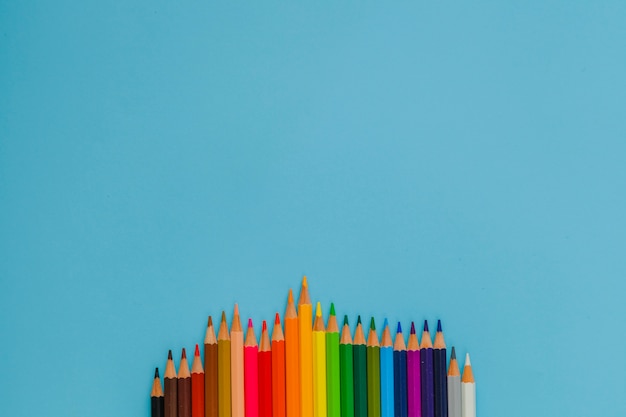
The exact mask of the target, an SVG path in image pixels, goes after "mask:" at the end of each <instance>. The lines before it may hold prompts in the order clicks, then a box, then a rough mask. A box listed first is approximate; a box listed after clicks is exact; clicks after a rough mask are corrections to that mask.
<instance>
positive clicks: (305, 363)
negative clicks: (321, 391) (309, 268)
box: [298, 277, 313, 417]
mask: <svg viewBox="0 0 626 417" xmlns="http://www.w3.org/2000/svg"><path fill="white" fill-rule="evenodd" d="M298 331H299V334H300V417H313V305H311V298H310V297H309V286H308V285H307V282H306V277H303V278H302V288H301V289H300V300H299V301H298Z"/></svg>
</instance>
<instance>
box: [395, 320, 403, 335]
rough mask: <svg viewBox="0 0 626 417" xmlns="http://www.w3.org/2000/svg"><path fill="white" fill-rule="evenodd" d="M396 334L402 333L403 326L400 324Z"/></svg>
mask: <svg viewBox="0 0 626 417" xmlns="http://www.w3.org/2000/svg"><path fill="white" fill-rule="evenodd" d="M396 333H402V325H401V324H400V322H398V328H397V329H396Z"/></svg>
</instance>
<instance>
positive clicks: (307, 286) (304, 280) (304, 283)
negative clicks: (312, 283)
mask: <svg viewBox="0 0 626 417" xmlns="http://www.w3.org/2000/svg"><path fill="white" fill-rule="evenodd" d="M302 286H303V287H304V288H309V284H308V283H307V282H306V275H304V276H303V277H302Z"/></svg>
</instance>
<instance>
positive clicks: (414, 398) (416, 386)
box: [406, 323, 422, 417]
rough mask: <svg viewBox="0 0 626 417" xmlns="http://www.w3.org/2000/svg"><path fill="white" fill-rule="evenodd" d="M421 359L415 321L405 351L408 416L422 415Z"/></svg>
mask: <svg viewBox="0 0 626 417" xmlns="http://www.w3.org/2000/svg"><path fill="white" fill-rule="evenodd" d="M420 368H421V361H420V345H419V343H418V341H417V334H415V323H411V334H410V335H409V344H408V346H407V352H406V386H407V391H408V392H407V400H408V403H409V406H408V410H407V411H408V417H422V393H421V386H422V382H421V371H420Z"/></svg>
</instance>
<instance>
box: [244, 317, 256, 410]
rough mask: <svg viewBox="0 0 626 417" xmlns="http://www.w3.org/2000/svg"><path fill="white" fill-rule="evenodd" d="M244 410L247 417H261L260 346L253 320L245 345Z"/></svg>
mask: <svg viewBox="0 0 626 417" xmlns="http://www.w3.org/2000/svg"><path fill="white" fill-rule="evenodd" d="M243 370H244V373H243V378H244V388H243V391H244V408H245V416H246V417H259V346H258V345H257V343H256V336H255V335H254V328H253V326H252V319H248V332H247V334H246V341H245V343H244V345H243Z"/></svg>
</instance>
